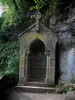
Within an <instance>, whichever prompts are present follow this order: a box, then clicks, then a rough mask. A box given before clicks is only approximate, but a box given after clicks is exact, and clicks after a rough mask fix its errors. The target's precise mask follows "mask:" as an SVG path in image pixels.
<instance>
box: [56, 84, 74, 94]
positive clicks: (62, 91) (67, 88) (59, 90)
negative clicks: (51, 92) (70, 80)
mask: <svg viewBox="0 0 75 100" xmlns="http://www.w3.org/2000/svg"><path fill="white" fill-rule="evenodd" d="M74 90H75V86H74V85H73V84H71V85H68V84H66V85H63V86H62V87H60V86H59V87H58V88H57V89H56V93H58V94H67V93H69V92H71V91H74Z"/></svg>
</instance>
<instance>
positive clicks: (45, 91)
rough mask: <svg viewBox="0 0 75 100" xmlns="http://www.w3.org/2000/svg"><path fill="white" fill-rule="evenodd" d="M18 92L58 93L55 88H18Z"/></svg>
mask: <svg viewBox="0 0 75 100" xmlns="http://www.w3.org/2000/svg"><path fill="white" fill-rule="evenodd" d="M15 91H16V92H30V93H56V88H55V87H39V86H16V87H15Z"/></svg>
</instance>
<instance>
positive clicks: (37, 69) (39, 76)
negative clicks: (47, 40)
mask: <svg viewBox="0 0 75 100" xmlns="http://www.w3.org/2000/svg"><path fill="white" fill-rule="evenodd" d="M29 49H30V54H29V60H28V68H29V74H28V75H29V81H34V82H45V77H46V55H45V45H44V43H43V42H42V41H41V40H40V39H35V40H34V41H32V42H31V44H30V48H29Z"/></svg>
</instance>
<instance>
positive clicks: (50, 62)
mask: <svg viewBox="0 0 75 100" xmlns="http://www.w3.org/2000/svg"><path fill="white" fill-rule="evenodd" d="M50 53H51V50H46V59H47V60H46V78H45V83H46V84H47V85H54V81H55V57H51V55H50Z"/></svg>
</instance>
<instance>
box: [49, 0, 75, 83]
mask: <svg viewBox="0 0 75 100" xmlns="http://www.w3.org/2000/svg"><path fill="white" fill-rule="evenodd" d="M59 1H60V0H59ZM62 17H63V16H62ZM60 19H61V18H60ZM50 29H52V31H54V32H55V33H56V34H57V35H58V37H59V45H60V48H59V49H60V79H59V83H66V82H71V81H72V79H73V78H74V77H75V46H74V44H75V41H74V39H75V38H74V37H75V8H71V11H70V12H69V13H68V14H67V19H64V20H62V21H61V20H58V19H57V17H55V16H53V17H52V18H51V19H50Z"/></svg>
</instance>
